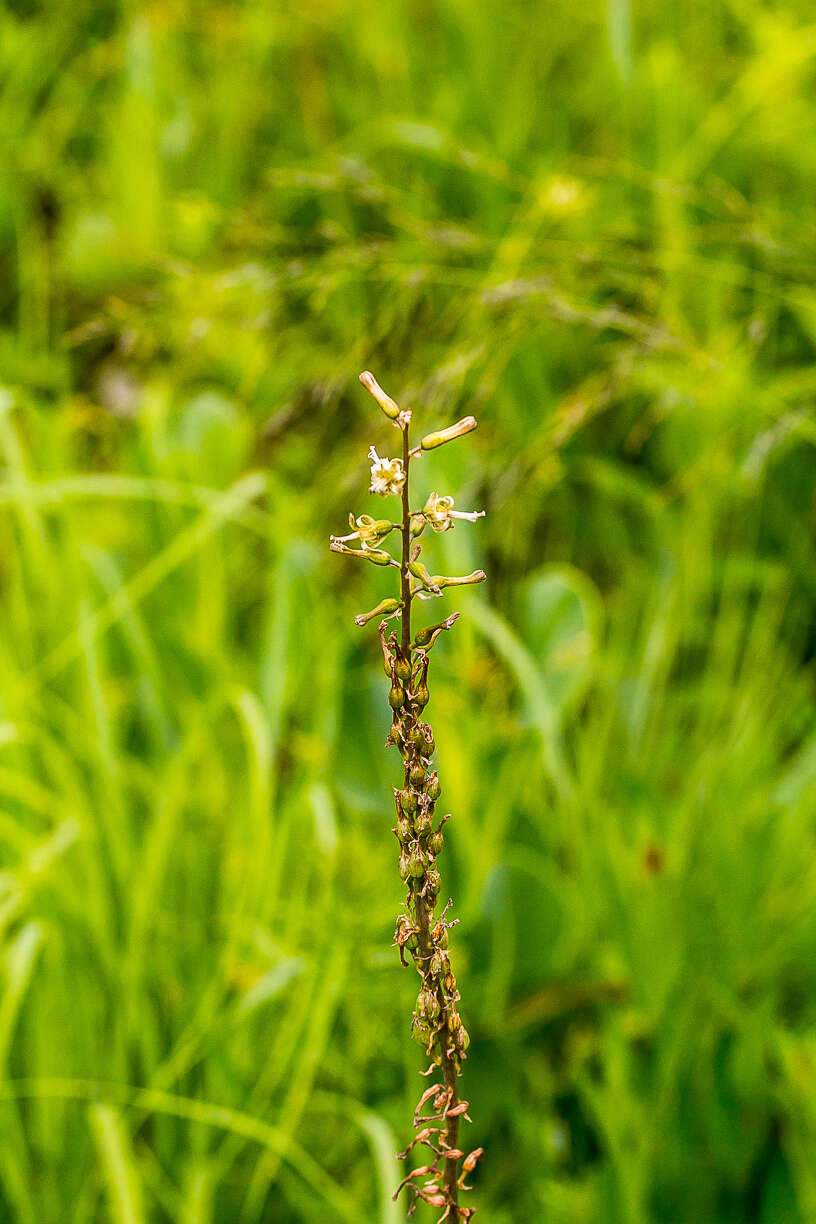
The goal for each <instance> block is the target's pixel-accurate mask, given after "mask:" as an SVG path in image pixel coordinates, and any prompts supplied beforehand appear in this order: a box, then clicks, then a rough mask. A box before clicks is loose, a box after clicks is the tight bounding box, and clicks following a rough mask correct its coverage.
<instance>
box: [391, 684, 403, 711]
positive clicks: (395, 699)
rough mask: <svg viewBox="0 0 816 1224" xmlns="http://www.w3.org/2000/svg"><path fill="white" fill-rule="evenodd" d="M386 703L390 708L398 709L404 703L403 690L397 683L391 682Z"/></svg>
mask: <svg viewBox="0 0 816 1224" xmlns="http://www.w3.org/2000/svg"><path fill="white" fill-rule="evenodd" d="M388 704H389V705H390V707H391V709H392V710H400V709H402V707H403V705H404V704H405V690H404V689H403V688H400V686H399V685H398V684H392V685H391V689H390V692H389V694H388Z"/></svg>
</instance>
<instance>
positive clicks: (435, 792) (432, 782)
mask: <svg viewBox="0 0 816 1224" xmlns="http://www.w3.org/2000/svg"><path fill="white" fill-rule="evenodd" d="M425 789H426V791H427V793H428V794H429V795H430V797H431V798H432V799H433V801H434V803H436V801H437V799H438V798H439V796H440V795H441V794H442V787H441V785H440V783H439V774H437V773H432V774H431V776H430V778H429V779H428V784H427V786H426V788H425Z"/></svg>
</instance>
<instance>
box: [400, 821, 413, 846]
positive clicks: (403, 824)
mask: <svg viewBox="0 0 816 1224" xmlns="http://www.w3.org/2000/svg"><path fill="white" fill-rule="evenodd" d="M397 837H398V838H399V839H400V841H401V842H402V844H403V846H404V845H405V843H406V842H407V841H410V839H411V824H410V821H409V820H408V817H407V816H399V817H398V818H397Z"/></svg>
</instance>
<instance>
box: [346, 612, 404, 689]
mask: <svg viewBox="0 0 816 1224" xmlns="http://www.w3.org/2000/svg"><path fill="white" fill-rule="evenodd" d="M401 607H402V600H401V599H381V600H380V602H379V603H378V604H377V606H376V608H372V609H371V611H370V612H361V613H360V614H359V616H355V618H354V623H355V625H360V626H362V625H367V624H368V622H369V621H370V620H373V619H374V617H375V616H393V615H394V613H395V612H399V610H400V608H401ZM388 674H389V675H390V672H389V673H388Z"/></svg>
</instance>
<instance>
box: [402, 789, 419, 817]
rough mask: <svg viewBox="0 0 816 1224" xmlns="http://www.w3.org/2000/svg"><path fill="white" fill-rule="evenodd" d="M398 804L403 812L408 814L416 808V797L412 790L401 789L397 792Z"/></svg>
mask: <svg viewBox="0 0 816 1224" xmlns="http://www.w3.org/2000/svg"><path fill="white" fill-rule="evenodd" d="M399 805H400V807H401V808H402V810H403V812H407V813H408V815H409V816H410V815H411V814H412V813H413V812H415V811H416V810H417V806H418V801H417V797H416V795H415V794H414V792H413V791H412V790H401V791H400V792H399Z"/></svg>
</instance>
